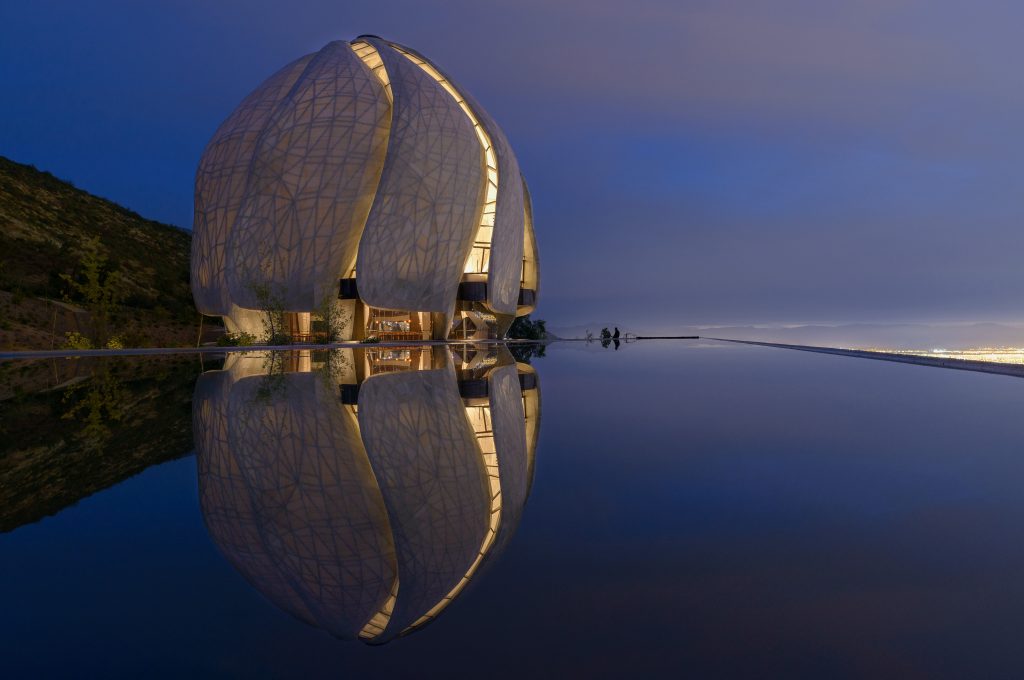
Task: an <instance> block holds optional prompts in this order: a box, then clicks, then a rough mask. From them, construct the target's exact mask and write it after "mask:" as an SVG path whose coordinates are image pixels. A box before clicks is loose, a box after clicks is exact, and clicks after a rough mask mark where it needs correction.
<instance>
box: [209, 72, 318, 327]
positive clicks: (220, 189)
mask: <svg viewBox="0 0 1024 680" xmlns="http://www.w3.org/2000/svg"><path fill="white" fill-rule="evenodd" d="M312 57H313V55H307V56H305V57H302V58H301V59H298V60H296V61H294V62H292V63H291V64H289V65H288V66H285V67H284V68H283V69H281V70H280V71H278V72H277V73H275V74H274V75H272V76H271V77H270V78H268V79H267V80H266V81H265V82H263V83H262V84H261V85H260V86H259V87H257V88H256V89H255V90H254V91H253V92H252V93H251V94H250V95H249V96H248V97H246V98H245V99H244V100H243V101H242V103H241V104H239V106H238V108H237V109H235V110H234V111H233V112H232V113H231V115H230V116H228V118H227V120H225V121H224V122H223V123H221V125H220V127H219V128H217V132H216V133H214V135H213V139H211V140H210V143H209V144H207V146H206V150H205V151H204V152H203V157H202V159H201V160H200V161H199V168H198V170H197V171H196V185H195V220H194V222H193V225H192V273H191V276H192V295H193V297H194V298H195V302H196V307H197V308H198V309H199V311H200V312H202V313H203V314H209V315H214V316H223V315H227V314H228V313H230V311H231V297H230V295H229V293H228V289H227V285H226V280H225V276H224V249H225V246H226V244H227V240H228V234H229V233H230V231H231V227H232V225H233V224H234V222H235V218H236V216H237V214H238V208H239V206H240V205H241V203H242V196H243V194H244V193H245V187H246V182H247V180H248V178H249V167H250V165H251V162H252V157H253V152H254V151H255V148H256V141H257V138H258V137H259V134H260V131H261V130H262V129H263V127H264V125H265V124H266V122H267V120H268V119H269V117H270V114H271V112H272V111H273V110H274V107H275V106H276V105H277V104H278V102H280V101H281V99H282V98H284V96H285V95H286V94H287V92H288V90H289V88H291V86H292V85H293V84H294V83H295V81H296V79H297V78H298V77H299V75H300V74H301V73H302V71H303V70H304V69H305V68H306V65H307V64H308V63H309V61H310V59H312Z"/></svg>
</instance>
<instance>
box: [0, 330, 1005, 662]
mask: <svg viewBox="0 0 1024 680" xmlns="http://www.w3.org/2000/svg"><path fill="white" fill-rule="evenodd" d="M524 349H525V348H521V347H519V348H515V353H512V352H510V351H509V350H508V349H506V348H505V347H502V346H496V345H490V346H470V345H461V346H453V347H452V348H444V347H433V348H432V347H420V348H390V347H377V348H375V347H367V348H365V349H362V348H361V349H358V350H335V351H330V352H327V351H324V352H283V353H265V352H247V353H244V354H243V353H238V354H229V355H203V356H198V355H189V356H161V357H145V358H107V359H102V360H100V359H74V360H73V359H59V360H45V361H15V362H6V363H0V409H2V410H0V428H2V429H0V557H2V559H0V598H2V599H0V601H2V602H3V603H4V608H3V614H2V615H0V658H2V659H3V660H4V661H3V663H4V665H3V668H4V675H5V676H8V677H11V676H15V677H17V676H26V675H32V676H44V675H45V676H52V675H61V676H76V677H81V676H105V677H110V676H137V675H141V674H146V675H156V676H181V675H185V674H191V675H237V676H241V675H244V676H256V677H282V676H302V677H338V676H351V677H360V676H364V675H371V674H373V675H376V676H381V675H382V676H383V677H391V676H414V677H424V676H454V677H468V676H479V675H480V674H486V675H487V676H499V677H521V676H524V675H534V676H542V677H545V676H555V677H565V676H580V675H582V676H615V677H621V676H626V675H629V676H635V675H640V674H645V675H654V676H672V677H678V676H680V675H682V676H700V677H735V676H756V677H771V676H785V677H792V676H793V675H805V676H812V677H823V676H824V677H849V676H865V675H867V676H879V675H900V676H915V675H923V676H929V677H931V676H962V675H968V674H970V675H975V676H979V675H980V676H991V675H996V676H1006V675H1007V674H1008V673H1007V671H1008V669H1014V668H1016V667H1017V666H1018V665H1019V662H1018V661H1017V654H1016V650H1017V647H1018V644H1017V642H1018V638H1019V632H1018V631H1019V623H1020V622H1021V620H1022V619H1024V576H1022V574H1024V542H1021V541H1019V540H1017V536H1018V534H1019V533H1020V527H1021V526H1024V494H1022V493H1021V491H1020V490H1021V488H1022V487H1024V456H1022V455H1021V442H1022V441H1024V420H1022V419H1021V418H1020V417H1019V414H1020V413H1021V412H1022V407H1024V380H1021V379H1020V378H1015V377H1009V376H1002V375H986V374H978V373H970V372H965V371H955V370H944V369H941V368H932V367H925V366H915V365H904V364H898V363H888V362H878V361H871V360H864V359H857V358H852V357H844V356H833V355H826V354H817V353H807V352H795V351H789V350H784V349H774V348H767V347H757V346H747V345H734V344H726V343H713V342H706V341H641V342H634V343H624V344H622V345H621V347H618V348H617V349H616V348H615V347H607V348H602V347H601V346H600V345H599V344H592V345H587V344H583V343H555V344H553V345H550V346H548V347H547V348H546V352H545V353H544V355H543V356H539V357H538V356H531V355H533V354H535V353H534V352H529V351H524ZM542 387H543V400H542V399H541V388H542ZM542 406H543V418H542V417H541V415H542V408H541V407H542ZM1009 675H1013V673H1012V672H1010V673H1009Z"/></svg>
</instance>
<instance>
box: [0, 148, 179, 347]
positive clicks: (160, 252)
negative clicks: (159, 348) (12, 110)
mask: <svg viewBox="0 0 1024 680" xmlns="http://www.w3.org/2000/svg"><path fill="white" fill-rule="evenodd" d="M91 239H94V240H95V242H96V243H97V244H98V248H99V253H100V255H101V256H102V257H104V258H105V262H104V265H103V266H104V267H105V269H106V272H105V273H113V272H116V279H117V280H118V282H119V285H120V286H122V288H123V294H122V295H121V296H120V305H119V310H118V312H116V313H115V314H114V315H113V318H112V322H113V323H115V324H119V325H120V326H121V327H125V325H126V324H130V325H131V326H132V329H133V330H132V332H133V333H135V335H136V336H137V340H138V341H137V342H133V343H131V344H139V345H142V344H154V343H156V344H181V341H182V340H183V339H184V338H186V337H187V335H188V334H187V332H186V329H188V328H194V325H195V321H196V311H195V307H194V306H193V303H192V294H191V291H190V290H189V248H190V245H191V239H192V235H191V234H190V233H189V232H188V231H185V230H183V229H180V228H178V227H174V226H172V225H169V224H162V223H160V222H154V221H153V220H147V219H145V218H143V217H141V216H140V215H138V214H137V213H134V212H132V211H131V210H128V209H126V208H123V207H121V206H119V205H117V204H116V203H113V202H111V201H108V200H106V199H103V198H99V197H97V196H93V195H92V194H90V193H88V192H85V191H82V190H81V189H78V188H76V187H75V186H73V185H72V184H70V183H69V182H65V181H62V180H60V179H57V178H56V177H54V176H53V175H51V174H50V173H48V172H42V171H39V170H37V169H36V168H34V167H32V166H29V165H22V164H20V163H15V162H14V161H11V160H9V159H7V158H4V157H2V156H0V293H3V292H6V293H8V294H9V295H7V296H5V295H0V323H2V325H0V334H2V335H3V338H2V340H0V346H2V347H4V348H13V347H17V348H22V349H28V348H40V347H39V346H40V345H41V344H43V343H42V340H43V339H44V338H45V339H46V340H47V342H48V341H49V339H50V336H51V334H52V333H53V328H52V327H51V324H50V323H49V321H50V317H51V316H54V317H56V311H59V310H54V313H53V314H51V313H49V312H47V311H46V308H45V307H43V306H40V305H39V304H36V305H35V307H33V306H32V305H31V304H28V305H25V304H23V302H24V301H25V300H26V299H29V302H31V301H32V300H33V299H34V300H36V301H37V302H39V301H40V299H42V298H46V299H50V300H57V301H67V302H70V303H71V304H72V305H81V306H83V307H88V301H87V300H85V299H84V298H83V296H82V294H81V287H80V286H74V285H73V282H74V281H76V280H82V279H83V277H84V276H85V273H86V272H85V271H83V260H84V259H86V258H87V252H86V248H87V244H88V243H90V240H91ZM68 279H70V281H69V280H68ZM65 316H66V315H65ZM76 323H77V322H76ZM85 323H86V325H88V317H87V315H86V320H85ZM40 325H43V326H45V328H39V326H40ZM57 325H60V326H61V328H60V329H58V332H59V331H60V330H61V329H63V330H67V329H68V328H71V330H77V328H74V327H73V326H68V323H67V322H62V323H60V324H57ZM61 337H62V334H61Z"/></svg>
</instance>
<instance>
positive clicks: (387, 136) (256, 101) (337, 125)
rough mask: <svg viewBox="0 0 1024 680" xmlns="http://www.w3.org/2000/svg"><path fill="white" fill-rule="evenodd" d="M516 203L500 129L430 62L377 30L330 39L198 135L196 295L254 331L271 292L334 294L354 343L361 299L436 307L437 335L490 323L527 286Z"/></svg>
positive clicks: (292, 305) (286, 297)
mask: <svg viewBox="0 0 1024 680" xmlns="http://www.w3.org/2000/svg"><path fill="white" fill-rule="evenodd" d="M527 204H528V200H527V199H526V198H525V197H524V184H523V183H522V181H521V179H520V171H519V165H518V163H517V162H516V159H515V155H514V154H513V153H512V150H511V147H510V146H509V144H508V140H507V139H506V138H505V135H504V133H503V132H502V131H501V129H500V128H499V127H498V126H497V125H496V124H495V123H494V121H493V119H492V118H491V117H490V116H489V115H488V114H487V112H486V111H485V110H484V109H483V108H482V107H480V105H479V104H478V103H477V102H476V101H475V100H473V98H472V97H471V96H470V95H469V94H468V93H467V92H466V91H465V90H463V89H462V88H460V87H459V86H458V85H456V84H455V82H454V81H453V80H452V79H451V78H450V77H449V76H448V75H447V74H445V73H444V72H443V71H442V70H441V69H440V68H439V67H437V66H436V65H435V64H433V63H431V62H430V61H429V60H428V59H426V58H425V57H423V56H422V55H421V54H419V53H417V52H415V51H414V50H412V49H410V48H408V47H404V46H401V45H397V44H395V43H392V42H388V41H385V40H383V39H380V38H377V37H375V36H361V37H359V38H357V39H356V40H355V41H353V42H351V43H348V42H344V41H336V42H332V43H329V44H328V45H326V46H325V47H324V48H323V49H321V50H320V51H319V52H317V53H315V54H312V55H308V56H306V57H303V58H302V59H299V60H297V61H295V62H293V63H292V64H290V65H288V66H286V67H285V68H284V69H282V70H281V71H280V72H278V73H277V74H275V75H273V76H271V77H270V78H269V79H268V80H267V81H266V82H264V83H263V84H261V85H260V86H259V87H258V88H257V89H256V90H255V91H254V92H253V93H252V94H250V95H249V96H248V97H247V98H246V99H245V100H244V101H243V102H242V103H241V104H240V105H239V107H238V109H237V110H236V111H235V112H234V113H232V114H231V116H229V117H228V119H227V120H226V121H225V122H224V123H223V124H222V125H221V126H220V128H218V130H217V132H216V133H215V134H214V137H213V139H212V140H211V141H210V143H209V144H208V146H207V148H206V151H205V152H204V154H203V157H202V159H201V161H200V164H199V169H198V171H197V173H196V193H195V221H194V226H193V229H194V239H193V252H192V287H193V291H194V295H195V299H196V304H197V306H198V308H199V310H200V311H201V312H202V313H204V314H208V315H214V316H223V317H225V319H226V321H227V325H228V328H229V330H244V331H248V332H251V333H253V334H257V335H258V334H260V332H261V331H262V330H263V329H262V328H261V327H260V326H259V314H258V313H257V310H258V309H259V308H260V306H261V304H263V302H262V300H265V299H266V295H267V292H268V291H269V292H270V293H271V294H272V295H273V297H274V298H275V299H278V300H280V301H281V302H282V303H283V308H284V310H285V311H288V312H291V313H303V312H315V311H316V310H317V309H319V308H322V305H324V304H325V303H330V304H337V303H336V302H335V301H336V300H337V298H339V297H341V298H342V299H343V300H344V302H343V304H342V307H343V310H342V312H341V313H342V314H345V315H347V316H348V317H349V318H350V319H351V320H352V321H353V322H352V323H351V324H348V331H347V334H348V335H349V336H350V337H355V338H360V337H364V336H365V335H367V323H368V321H369V318H370V316H371V315H370V314H369V309H370V308H376V309H378V310H396V311H404V312H409V313H410V314H417V313H418V314H426V315H433V321H432V323H430V324H429V326H430V337H433V338H436V339H443V338H447V337H448V334H449V333H450V331H451V330H452V326H453V322H454V321H455V320H456V318H457V317H458V318H461V317H459V315H460V314H462V315H463V317H464V315H465V313H468V312H472V313H473V314H474V315H475V316H474V319H475V321H476V324H475V326H479V327H481V328H482V329H484V330H481V331H480V333H484V332H490V333H492V334H493V332H494V329H495V328H507V326H508V323H510V321H511V319H512V318H514V317H515V316H516V315H521V314H523V313H526V312H524V311H523V309H524V304H523V301H524V298H526V300H527V302H529V303H530V304H533V301H535V299H536V285H535V283H536V282H535V281H534V282H533V283H534V287H533V288H531V289H529V290H528V292H527V293H525V294H524V293H523V292H521V291H522V289H523V288H524V287H525V285H526V283H527V282H526V279H525V278H524V272H525V271H528V270H529V271H536V268H537V263H536V247H535V240H534V239H533V238H532V234H531V235H529V236H528V235H527V233H526V231H527V222H528V220H529V211H528V208H527V207H526V206H527ZM531 228H532V225H531ZM534 278H535V277H534ZM342 280H345V281H347V282H348V288H347V289H346V286H345V285H341V282H342ZM462 284H472V285H474V286H475V288H472V289H471V291H472V292H467V291H470V289H467V288H465V287H464V286H463V285H462ZM346 290H348V291H349V292H348V293H347V294H345V292H344V291H346ZM261 292H262V299H261ZM345 305H347V306H345ZM352 305H356V306H355V307H353V306H352ZM360 305H361V307H359V306H360ZM481 314H483V315H490V316H489V317H487V318H493V319H494V321H493V323H484V324H481V323H479V322H480V320H481V318H483V317H481V316H480V315H481ZM425 325H426V324H425ZM468 327H469V324H464V326H463V328H462V334H463V337H464V336H465V328H468Z"/></svg>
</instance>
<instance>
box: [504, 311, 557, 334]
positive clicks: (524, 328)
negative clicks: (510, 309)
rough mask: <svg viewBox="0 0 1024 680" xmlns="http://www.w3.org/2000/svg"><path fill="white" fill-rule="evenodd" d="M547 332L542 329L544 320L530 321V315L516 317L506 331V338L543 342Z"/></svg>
mask: <svg viewBox="0 0 1024 680" xmlns="http://www.w3.org/2000/svg"><path fill="white" fill-rule="evenodd" d="M547 335H548V332H547V329H546V328H545V327H544V320H543V319H537V320H536V321H531V320H530V315H529V314H527V315H526V316H520V317H517V318H516V320H515V321H513V322H512V325H511V326H510V327H509V329H508V337H510V338H513V339H516V340H543V339H545V338H546V337H547Z"/></svg>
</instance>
